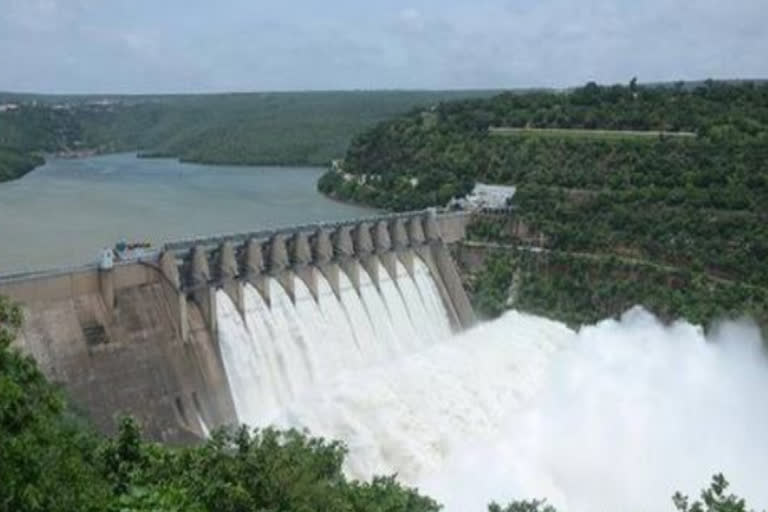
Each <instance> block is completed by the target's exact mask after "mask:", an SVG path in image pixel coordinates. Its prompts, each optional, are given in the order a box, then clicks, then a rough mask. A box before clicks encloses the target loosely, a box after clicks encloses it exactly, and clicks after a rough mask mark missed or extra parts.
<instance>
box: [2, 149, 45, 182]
mask: <svg viewBox="0 0 768 512" xmlns="http://www.w3.org/2000/svg"><path fill="white" fill-rule="evenodd" d="M43 163H45V160H44V159H43V157H41V156H39V155H35V154H32V153H24V152H21V151H18V150H15V149H11V148H3V147H0V181H7V180H13V179H16V178H20V177H21V176H23V175H25V174H26V173H28V172H29V171H31V170H32V169H34V168H35V167H37V166H38V165H43Z"/></svg>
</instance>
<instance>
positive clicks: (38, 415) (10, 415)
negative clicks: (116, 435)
mask: <svg viewBox="0 0 768 512" xmlns="http://www.w3.org/2000/svg"><path fill="white" fill-rule="evenodd" d="M20 322H21V313H20V311H19V309H18V307H17V306H15V305H13V304H11V303H9V302H8V301H7V300H6V299H3V298H0V482H2V484H0V511H9V512H10V511H14V512H15V511H20V510H24V511H48V510H57V511H73V512H74V511H88V510H93V511H98V510H104V504H105V502H106V501H105V500H106V497H107V495H108V489H107V487H106V486H105V485H103V484H102V482H101V481H100V479H99V478H98V472H97V470H96V468H95V467H94V464H93V462H94V460H93V451H92V450H93V448H94V442H95V441H94V439H93V437H92V436H91V435H90V433H89V432H87V431H83V430H82V429H81V428H79V427H78V426H76V425H74V424H72V423H70V422H68V420H67V417H66V415H64V410H63V408H64V402H63V400H62V399H61V397H60V396H59V394H58V393H57V392H56V390H54V388H53V387H52V386H51V385H50V384H49V383H48V382H47V381H46V380H45V378H44V377H43V375H42V374H41V373H40V371H39V370H38V369H37V366H36V365H35V363H34V361H32V359H30V358H28V357H24V356H22V355H20V354H19V353H18V352H17V351H16V350H13V349H11V348H10V347H9V344H10V342H11V341H12V339H13V336H14V335H15V332H16V329H18V327H19V325H20Z"/></svg>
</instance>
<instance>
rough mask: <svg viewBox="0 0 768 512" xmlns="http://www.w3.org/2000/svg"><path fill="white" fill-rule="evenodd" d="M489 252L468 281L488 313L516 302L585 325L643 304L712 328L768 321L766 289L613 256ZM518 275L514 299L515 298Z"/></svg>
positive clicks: (509, 250)
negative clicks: (745, 318)
mask: <svg viewBox="0 0 768 512" xmlns="http://www.w3.org/2000/svg"><path fill="white" fill-rule="evenodd" d="M489 251H490V256H489V257H488V259H487V260H486V262H485V264H484V265H483V266H482V267H481V268H480V270H478V271H477V272H475V274H474V275H473V276H472V279H471V280H470V286H469V291H470V295H471V298H472V302H473V305H474V307H475V309H476V310H477V311H478V312H480V313H482V314H484V315H486V316H488V317H494V316H497V315H498V314H500V313H501V312H503V311H504V310H505V309H506V308H507V307H509V306H510V305H512V306H513V307H515V308H517V309H521V310H525V311H529V312H531V313H534V314H538V315H542V316H548V317H552V318H556V319H558V320H561V321H563V322H566V323H568V324H569V325H572V326H578V325H582V324H589V323H594V322H597V321H599V320H602V319H604V318H608V317H615V316H617V315H620V314H622V313H624V312H625V311H626V310H627V309H629V308H631V307H633V306H637V305H640V306H643V307H645V308H646V309H647V310H649V311H651V312H652V313H654V314H655V315H657V316H659V317H660V318H662V319H663V320H667V321H672V320H677V319H679V318H686V319H688V320H689V321H691V322H695V323H699V324H702V325H709V324H710V323H711V322H713V321H715V320H718V319H723V318H733V317H740V316H742V315H745V314H747V315H750V316H752V317H753V318H755V319H756V320H758V321H759V322H760V323H761V324H763V325H768V289H766V288H761V287H754V286H749V285H746V284H744V283H741V282H734V281H728V280H723V279H719V278H717V277H713V276H710V275H708V274H706V273H701V272H691V271H687V270H681V269H678V268H674V267H665V266H659V265H655V264H651V263H645V262H639V261H636V260H631V259H623V258H621V257H617V256H611V255H605V256H603V255H593V254H579V253H563V252H556V251H553V252H533V251H531V250H529V249H528V248H526V247H518V248H515V249H512V248H499V249H496V250H493V249H489ZM512 276H515V277H516V279H515V283H516V284H515V294H514V302H510V297H509V289H510V284H511V282H512Z"/></svg>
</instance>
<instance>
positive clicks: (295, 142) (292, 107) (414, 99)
mask: <svg viewBox="0 0 768 512" xmlns="http://www.w3.org/2000/svg"><path fill="white" fill-rule="evenodd" d="M491 94H493V93H492V92H486V91H370V92H354V91H350V92H306V93H253V94H222V95H197V96H194V95H192V96H135V97H134V96H115V97H108V98H101V97H82V96H73V97H68V96H50V97H46V96H26V95H19V96H10V97H7V98H6V101H10V100H13V99H15V101H17V102H18V105H19V108H17V109H15V110H9V111H7V112H0V146H4V147H10V148H15V149H16V150H19V151H21V152H26V153H31V152H65V153H66V152H74V151H77V150H80V149H86V148H87V149H93V150H96V151H99V152H115V151H137V152H140V153H141V154H142V155H144V156H171V157H177V158H180V159H181V160H185V161H194V162H201V163H213V164H285V165H288V164H306V165H327V164H328V163H329V162H330V160H332V159H334V158H339V157H340V156H342V155H343V154H344V152H345V151H346V148H347V145H348V143H349V140H350V139H351V137H352V136H353V135H354V134H355V133H357V132H359V131H362V130H364V129H366V128H368V127H370V126H372V125H374V124H376V123H377V122H380V121H382V120H385V119H389V118H391V117H393V116H396V115H400V114H403V113H405V112H407V111H409V110H411V109H413V108H414V107H416V106H427V107H428V106H430V105H435V104H437V103H439V102H441V101H446V100H452V99H459V98H466V97H472V96H490V95H491ZM6 96H7V95H6Z"/></svg>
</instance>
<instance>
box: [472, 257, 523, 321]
mask: <svg viewBox="0 0 768 512" xmlns="http://www.w3.org/2000/svg"><path fill="white" fill-rule="evenodd" d="M514 268H515V267H514V259H513V258H512V257H511V256H510V255H508V254H491V256H490V257H489V258H488V259H487V261H486V262H485V265H484V266H483V269H482V271H481V272H479V273H478V275H477V276H476V277H475V279H474V280H473V281H472V284H471V288H470V294H471V296H472V302H473V306H474V308H475V311H477V312H478V313H479V314H480V315H482V316H484V317H485V318H496V317H497V316H499V315H500V314H501V313H502V312H504V310H505V309H507V307H508V302H509V298H510V297H509V289H510V285H511V284H512V278H513V275H514Z"/></svg>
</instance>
